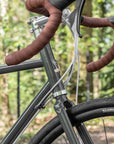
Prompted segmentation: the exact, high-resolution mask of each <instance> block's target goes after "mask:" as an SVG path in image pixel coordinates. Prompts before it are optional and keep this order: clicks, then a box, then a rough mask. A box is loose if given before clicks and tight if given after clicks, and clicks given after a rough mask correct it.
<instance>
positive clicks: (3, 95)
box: [0, 0, 11, 122]
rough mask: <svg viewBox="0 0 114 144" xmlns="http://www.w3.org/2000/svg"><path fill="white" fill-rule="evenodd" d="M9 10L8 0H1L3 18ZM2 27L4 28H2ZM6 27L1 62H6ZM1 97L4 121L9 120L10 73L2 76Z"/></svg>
mask: <svg viewBox="0 0 114 144" xmlns="http://www.w3.org/2000/svg"><path fill="white" fill-rule="evenodd" d="M7 10H8V0H4V1H2V0H0V15H1V17H2V20H1V21H2V23H3V19H7V18H8V17H7ZM1 29H2V28H1ZM4 33H5V32H4V29H2V35H1V41H2V43H1V47H2V48H1V62H0V63H1V64H2V63H4V62H3V59H4V58H5V55H6V47H5V45H4ZM0 82H1V84H0V97H1V113H2V118H3V120H4V122H9V120H10V119H11V114H10V108H9V97H8V75H6V74H5V75H1V77H0Z"/></svg>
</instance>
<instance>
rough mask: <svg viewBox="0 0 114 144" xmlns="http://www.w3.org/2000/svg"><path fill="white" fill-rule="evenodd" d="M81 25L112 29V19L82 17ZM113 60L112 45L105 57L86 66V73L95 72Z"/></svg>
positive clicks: (113, 22) (113, 20)
mask: <svg viewBox="0 0 114 144" xmlns="http://www.w3.org/2000/svg"><path fill="white" fill-rule="evenodd" d="M81 25H83V26H86V27H91V28H96V27H108V26H110V27H112V28H113V29H114V17H110V18H91V17H86V16H84V17H82V23H81ZM113 59H114V43H113V45H112V47H111V48H110V49H109V51H108V52H107V54H106V55H104V56H103V57H102V58H101V59H99V60H98V61H96V62H91V63H89V64H88V65H87V71H88V72H95V71H98V70H100V69H101V68H103V67H104V66H106V65H107V64H109V63H110V62H111V61H112V60H113Z"/></svg>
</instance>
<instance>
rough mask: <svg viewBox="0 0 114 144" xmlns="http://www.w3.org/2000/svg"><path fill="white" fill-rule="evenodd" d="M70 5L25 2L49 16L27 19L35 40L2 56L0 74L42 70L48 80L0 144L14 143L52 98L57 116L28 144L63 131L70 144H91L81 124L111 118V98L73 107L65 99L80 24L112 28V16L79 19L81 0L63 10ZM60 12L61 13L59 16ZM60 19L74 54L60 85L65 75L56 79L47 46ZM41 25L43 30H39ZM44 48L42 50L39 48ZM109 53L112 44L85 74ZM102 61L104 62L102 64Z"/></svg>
mask: <svg viewBox="0 0 114 144" xmlns="http://www.w3.org/2000/svg"><path fill="white" fill-rule="evenodd" d="M43 2H44V1H43ZM72 2H73V0H72V1H70V0H69V1H68V0H66V1H63V0H61V1H54V0H53V1H51V0H50V2H48V1H47V0H45V4H44V3H42V1H41V3H40V1H39V3H40V4H39V3H37V2H36V1H29V0H27V2H26V7H27V8H28V9H29V10H30V11H32V12H38V13H43V14H44V15H46V16H47V15H49V14H50V18H49V20H48V17H46V16H42V17H38V16H35V17H32V18H31V19H30V22H29V24H30V25H32V28H33V29H32V32H33V33H34V35H35V38H36V40H35V41H34V42H33V43H32V44H31V45H29V46H28V47H27V48H25V49H24V50H21V51H19V52H14V53H11V54H10V55H8V56H7V57H6V63H7V65H9V66H7V65H3V66H0V74H3V73H9V72H14V71H20V70H26V69H31V68H36V67H37V68H39V67H45V70H46V74H47V77H48V81H47V83H46V84H45V85H44V87H43V88H42V89H41V90H40V91H39V93H38V94H37V95H36V97H35V98H34V99H33V101H32V102H31V103H30V105H29V106H28V107H27V108H26V110H25V111H24V113H23V114H22V115H21V116H20V117H19V119H18V120H17V122H16V123H15V124H14V126H13V127H12V128H11V130H10V131H9V132H8V133H7V135H6V136H5V137H4V138H3V140H2V142H1V144H14V143H16V142H17V140H18V138H19V137H20V136H21V135H22V133H23V132H24V130H25V129H26V128H27V126H28V125H29V124H30V123H31V121H32V120H33V119H34V118H35V117H36V115H37V114H38V113H39V112H40V111H41V110H42V109H44V108H45V106H46V105H47V104H48V103H49V102H50V101H51V100H52V99H55V100H56V102H55V104H54V109H55V112H56V113H57V116H56V117H55V118H54V119H52V120H51V121H50V122H49V123H47V124H46V125H45V126H44V127H43V128H42V129H41V130H40V131H39V132H38V133H37V134H36V135H35V136H34V137H33V139H32V140H31V141H30V144H50V143H52V142H53V141H54V140H55V139H56V138H57V137H58V136H60V135H61V134H62V133H63V132H65V134H66V137H67V138H68V141H69V143H70V144H80V143H84V144H93V141H92V138H91V136H90V135H89V133H88V131H87V129H86V127H85V125H84V122H85V121H89V120H91V119H94V118H99V117H101V118H102V117H106V116H114V97H112V98H103V99H95V100H92V101H88V102H84V103H81V104H78V105H75V104H74V103H73V102H72V101H70V100H69V99H68V98H67V92H66V90H65V85H67V83H68V82H69V80H70V78H71V76H72V72H73V68H74V64H75V61H76V57H78V49H77V47H78V41H77V39H78V37H81V34H80V23H81V24H82V25H85V26H89V27H103V26H111V27H112V28H114V17H110V18H104V19H103V18H99V19H97V21H96V19H94V18H88V17H84V16H81V13H82V9H83V6H84V3H85V0H82V1H80V0H77V4H76V9H75V10H74V11H73V12H70V11H69V10H68V9H65V8H66V7H67V6H68V5H70V4H71V3H72ZM51 3H52V4H51ZM55 7H56V8H55ZM63 9H65V10H63ZM62 10H63V14H61V11H62ZM48 11H49V12H48ZM58 15H59V16H58ZM61 17H62V22H63V23H65V24H67V25H68V27H69V28H70V30H71V32H72V33H73V36H74V38H75V50H74V52H75V53H74V57H73V60H72V62H71V65H70V66H69V68H68V69H67V71H66V73H67V72H69V75H68V78H67V79H66V81H65V82H63V80H62V79H63V77H64V76H65V75H66V73H65V74H64V75H63V76H62V77H61V76H60V70H59V67H58V64H57V61H56V60H55V58H54V55H53V52H52V49H51V46H50V44H49V41H50V39H51V37H52V36H53V35H54V33H55V31H56V30H57V28H58V25H59V23H60V22H61ZM53 19H54V20H53ZM47 21H48V23H47ZM45 24H46V26H45ZM50 24H51V25H50ZM52 24H53V25H54V26H53V25H52ZM44 26H45V29H43V28H44ZM47 26H48V28H49V29H48V32H50V34H49V33H48V34H47V32H46V31H47V29H46V28H47ZM42 29H43V30H42ZM49 30H50V31H49ZM39 31H40V32H41V33H42V35H43V36H44V39H45V40H44V39H43V41H42V39H41V35H40V36H39ZM44 32H46V33H44ZM46 34H47V35H46ZM45 35H46V36H45ZM39 37H40V38H39ZM38 39H41V42H39V40H38ZM38 43H40V46H39V47H40V48H39V49H38V48H37V46H38ZM42 43H43V44H42ZM33 46H34V47H33ZM44 46H45V48H43V47H44ZM31 48H32V49H31ZM42 48H43V49H42ZM33 49H34V50H33ZM41 49H42V50H41ZM40 50H41V51H40ZM113 50H114V44H113V46H112V47H111V49H110V50H109V52H108V54H106V55H105V56H104V57H103V58H102V59H100V60H99V61H97V62H93V63H90V64H89V65H88V66H87V69H88V71H92V72H93V71H96V70H98V69H100V68H102V67H103V66H105V65H106V64H108V63H109V62H110V61H112V60H113V58H114V54H113ZM39 51H40V55H41V59H36V60H28V61H25V62H23V61H24V60H27V59H29V58H31V57H32V56H33V55H35V54H37V53H38V52H39ZM104 59H106V60H105V61H104ZM21 62H22V63H21ZM19 63H21V64H19ZM16 64H18V65H16ZM73 127H76V129H77V133H78V134H76V133H75V131H74V129H73ZM66 143H67V142H66Z"/></svg>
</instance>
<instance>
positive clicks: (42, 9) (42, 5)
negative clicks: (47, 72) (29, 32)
mask: <svg viewBox="0 0 114 144" xmlns="http://www.w3.org/2000/svg"><path fill="white" fill-rule="evenodd" d="M26 8H27V9H28V10H29V11H32V12H36V13H40V14H43V15H47V16H48V15H50V16H49V19H48V22H47V23H46V25H45V27H44V28H43V30H42V32H41V33H40V35H39V36H38V37H37V38H36V39H35V40H34V41H33V42H32V43H31V44H30V45H28V46H27V47H26V48H24V49H22V50H20V51H16V52H13V53H10V54H9V55H7V56H6V58H5V60H6V63H7V65H15V64H19V63H21V62H23V61H25V60H27V59H30V58H31V57H33V56H34V55H35V54H37V53H38V52H39V51H40V50H41V49H43V48H44V47H45V45H46V44H47V43H48V42H49V41H50V39H51V38H52V37H53V36H54V34H55V32H56V30H57V28H58V26H59V24H60V22H61V16H62V12H61V11H60V10H58V9H57V8H55V7H54V6H53V5H52V4H51V3H50V2H48V0H27V1H26Z"/></svg>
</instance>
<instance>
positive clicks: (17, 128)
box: [0, 82, 50, 144]
mask: <svg viewBox="0 0 114 144" xmlns="http://www.w3.org/2000/svg"><path fill="white" fill-rule="evenodd" d="M49 89H50V84H49V82H47V83H46V84H45V85H44V87H43V88H42V89H41V90H40V92H39V93H38V94H37V95H36V97H35V98H34V99H33V101H32V102H31V103H30V105H29V106H28V107H27V109H26V110H25V111H24V112H23V114H22V115H21V116H20V117H19V119H18V120H17V122H16V123H15V124H14V126H13V127H12V128H11V130H10V131H9V132H8V134H7V135H6V136H5V137H4V139H3V140H2V142H1V143H0V144H13V143H14V141H15V140H16V139H17V137H18V136H19V135H20V134H21V133H22V132H23V130H24V128H25V127H26V126H27V124H28V123H29V121H30V120H31V119H32V117H33V116H34V114H35V113H36V112H37V110H38V109H36V108H35V106H36V105H38V104H39V103H40V102H41V100H42V98H43V96H45V95H46V94H47V92H48V91H49Z"/></svg>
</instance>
